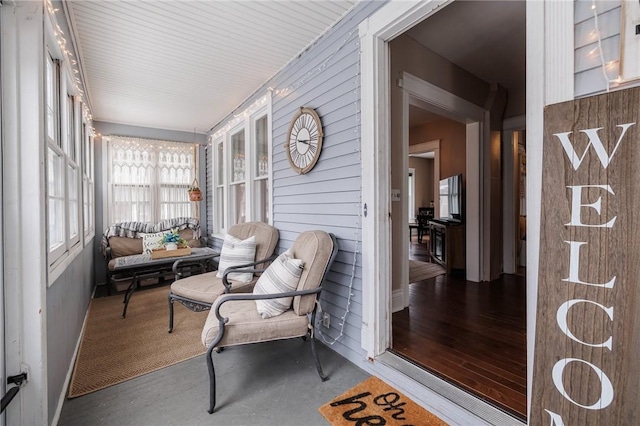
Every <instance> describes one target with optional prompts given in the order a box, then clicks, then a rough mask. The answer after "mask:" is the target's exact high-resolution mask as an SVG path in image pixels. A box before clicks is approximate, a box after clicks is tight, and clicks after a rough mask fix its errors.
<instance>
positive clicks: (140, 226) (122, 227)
mask: <svg viewBox="0 0 640 426" xmlns="http://www.w3.org/2000/svg"><path fill="white" fill-rule="evenodd" d="M175 228H178V231H182V230H183V229H187V228H189V229H191V230H193V239H198V238H200V223H199V222H198V219H196V218H195V217H176V218H174V219H166V220H163V221H161V222H158V223H156V224H153V223H145V222H120V223H115V224H113V225H111V226H110V227H108V228H107V229H106V230H105V231H104V234H103V235H102V244H101V247H100V251H102V254H103V255H104V256H106V252H107V246H108V245H109V238H110V237H114V236H115V237H128V238H138V237H139V235H138V234H139V233H140V232H143V233H153V232H160V231H168V230H170V229H175Z"/></svg>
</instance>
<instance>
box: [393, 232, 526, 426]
mask: <svg viewBox="0 0 640 426" xmlns="http://www.w3.org/2000/svg"><path fill="white" fill-rule="evenodd" d="M410 258H411V259H414V260H422V261H426V260H428V258H429V250H428V239H427V240H426V241H425V240H423V242H422V244H419V243H418V242H417V240H416V238H414V239H413V241H412V243H411V249H410ZM525 287H526V279H525V277H523V276H516V275H503V276H502V277H501V278H500V279H498V280H496V281H492V282H482V283H474V282H467V281H466V280H465V279H464V276H463V275H462V274H459V275H456V274H452V275H441V276H439V277H436V278H432V279H429V280H424V281H419V282H416V283H412V284H410V285H409V292H410V306H409V308H408V309H404V310H403V311H400V312H397V313H395V314H393V348H392V351H393V352H394V353H396V354H398V355H400V356H402V357H404V358H406V359H409V360H410V361H412V362H414V363H416V364H418V365H420V366H422V367H424V368H425V369H427V370H429V371H431V372H433V373H434V374H436V375H438V376H440V377H442V378H443V379H445V380H447V381H449V382H451V383H453V384H455V385H457V386H459V387H461V388H463V389H465V390H467V391H469V392H470V393H472V394H474V395H476V396H477V397H479V398H481V399H483V400H485V401H487V402H489V403H492V404H493V405H495V406H497V407H499V408H501V409H503V410H504V411H507V412H509V413H510V414H512V415H514V416H515V417H517V418H519V419H522V420H526V412H527V409H526V389H527V380H526V374H527V372H526V358H527V347H526V310H525V309H526V288H525Z"/></svg>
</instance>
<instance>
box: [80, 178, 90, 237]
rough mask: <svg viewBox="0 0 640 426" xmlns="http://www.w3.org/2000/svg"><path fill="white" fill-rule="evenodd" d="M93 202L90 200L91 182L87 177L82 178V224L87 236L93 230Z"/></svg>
mask: <svg viewBox="0 0 640 426" xmlns="http://www.w3.org/2000/svg"><path fill="white" fill-rule="evenodd" d="M90 205H91V200H90V198H89V180H88V179H87V178H86V177H83V178H82V224H83V226H84V233H85V235H86V234H88V233H89V231H90V230H91V223H90V222H89V206H90Z"/></svg>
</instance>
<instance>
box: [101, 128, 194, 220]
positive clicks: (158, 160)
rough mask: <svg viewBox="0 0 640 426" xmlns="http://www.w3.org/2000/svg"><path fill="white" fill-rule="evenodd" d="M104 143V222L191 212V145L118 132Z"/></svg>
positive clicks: (183, 214)
mask: <svg viewBox="0 0 640 426" xmlns="http://www.w3.org/2000/svg"><path fill="white" fill-rule="evenodd" d="M105 140H106V144H107V164H108V168H109V169H108V171H107V186H108V188H107V200H108V203H107V205H108V211H107V222H108V223H109V224H113V223H118V222H129V221H139V222H151V223H156V222H159V221H161V220H164V219H172V218H176V217H191V216H192V215H193V212H192V203H191V202H190V201H189V193H188V191H189V188H190V186H191V182H193V179H194V177H195V176H196V175H197V167H196V165H197V161H196V157H197V145H195V144H190V143H180V142H170V141H159V140H151V139H141V138H129V137H121V136H108V137H105Z"/></svg>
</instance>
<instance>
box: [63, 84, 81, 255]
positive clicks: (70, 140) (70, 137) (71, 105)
mask: <svg viewBox="0 0 640 426" xmlns="http://www.w3.org/2000/svg"><path fill="white" fill-rule="evenodd" d="M66 103H67V105H66V108H65V114H66V116H67V119H66V126H65V127H66V137H65V144H64V145H65V153H66V154H67V185H68V188H67V205H68V207H69V217H68V219H69V228H68V229H69V235H68V237H69V242H70V243H71V245H73V244H76V243H77V242H78V241H80V224H79V221H80V215H79V211H80V202H79V200H80V195H79V191H80V170H79V167H78V161H79V160H80V159H79V158H78V157H77V152H78V140H77V138H76V135H77V133H78V132H77V125H78V122H79V120H78V118H79V117H78V115H77V114H76V111H77V107H76V99H75V97H74V96H73V95H71V94H67V101H66Z"/></svg>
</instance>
